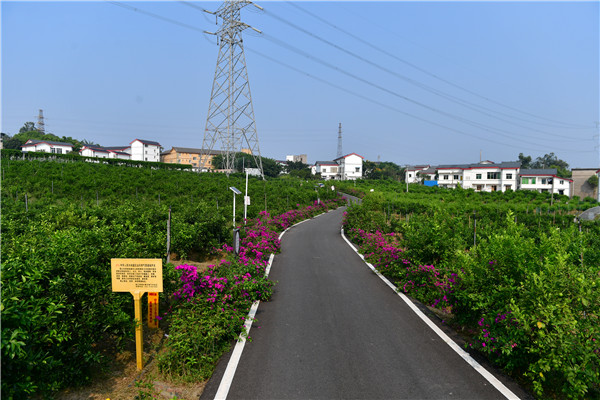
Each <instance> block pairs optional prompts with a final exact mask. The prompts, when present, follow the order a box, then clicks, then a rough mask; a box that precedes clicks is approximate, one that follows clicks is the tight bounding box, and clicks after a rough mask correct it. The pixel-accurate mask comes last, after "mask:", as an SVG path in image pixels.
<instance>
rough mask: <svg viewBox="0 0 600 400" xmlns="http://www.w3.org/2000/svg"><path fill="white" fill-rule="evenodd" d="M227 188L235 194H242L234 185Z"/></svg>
mask: <svg viewBox="0 0 600 400" xmlns="http://www.w3.org/2000/svg"><path fill="white" fill-rule="evenodd" d="M229 189H230V190H231V191H232V192H233V193H235V194H242V192H240V191H239V190H238V189H237V188H236V187H234V186H229Z"/></svg>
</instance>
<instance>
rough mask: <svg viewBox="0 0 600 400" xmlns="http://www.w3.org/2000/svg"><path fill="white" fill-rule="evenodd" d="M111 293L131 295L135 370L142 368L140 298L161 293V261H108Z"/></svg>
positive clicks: (133, 259)
mask: <svg viewBox="0 0 600 400" xmlns="http://www.w3.org/2000/svg"><path fill="white" fill-rule="evenodd" d="M110 267H111V276H112V291H113V292H129V293H131V294H132V295H133V305H134V310H135V322H136V324H135V348H136V361H137V369H138V371H141V369H142V368H143V360H142V356H143V345H144V341H143V338H144V335H143V333H144V332H143V328H142V301H141V300H142V296H143V295H144V293H146V292H147V291H151V292H154V293H159V292H162V291H163V278H162V260H161V259H160V258H113V259H111V260H110Z"/></svg>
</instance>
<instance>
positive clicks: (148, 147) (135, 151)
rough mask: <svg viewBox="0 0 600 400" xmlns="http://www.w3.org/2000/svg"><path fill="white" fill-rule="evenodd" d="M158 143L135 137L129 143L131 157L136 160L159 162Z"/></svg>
mask: <svg viewBox="0 0 600 400" xmlns="http://www.w3.org/2000/svg"><path fill="white" fill-rule="evenodd" d="M160 147H161V146H160V143H158V142H152V141H150V140H141V139H135V140H134V141H133V142H131V143H130V148H131V151H130V152H129V153H130V154H131V159H132V160H136V161H154V162H160Z"/></svg>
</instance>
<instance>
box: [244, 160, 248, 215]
mask: <svg viewBox="0 0 600 400" xmlns="http://www.w3.org/2000/svg"><path fill="white" fill-rule="evenodd" d="M247 211H248V170H246V194H245V195H244V225H246V215H247Z"/></svg>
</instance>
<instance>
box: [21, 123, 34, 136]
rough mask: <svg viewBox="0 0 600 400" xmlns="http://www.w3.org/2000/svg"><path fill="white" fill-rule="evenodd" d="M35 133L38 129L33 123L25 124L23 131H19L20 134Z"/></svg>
mask: <svg viewBox="0 0 600 400" xmlns="http://www.w3.org/2000/svg"><path fill="white" fill-rule="evenodd" d="M33 131H37V129H35V124H34V123H33V122H31V121H30V122H25V123H24V124H23V126H22V127H21V129H19V133H25V132H33Z"/></svg>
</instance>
